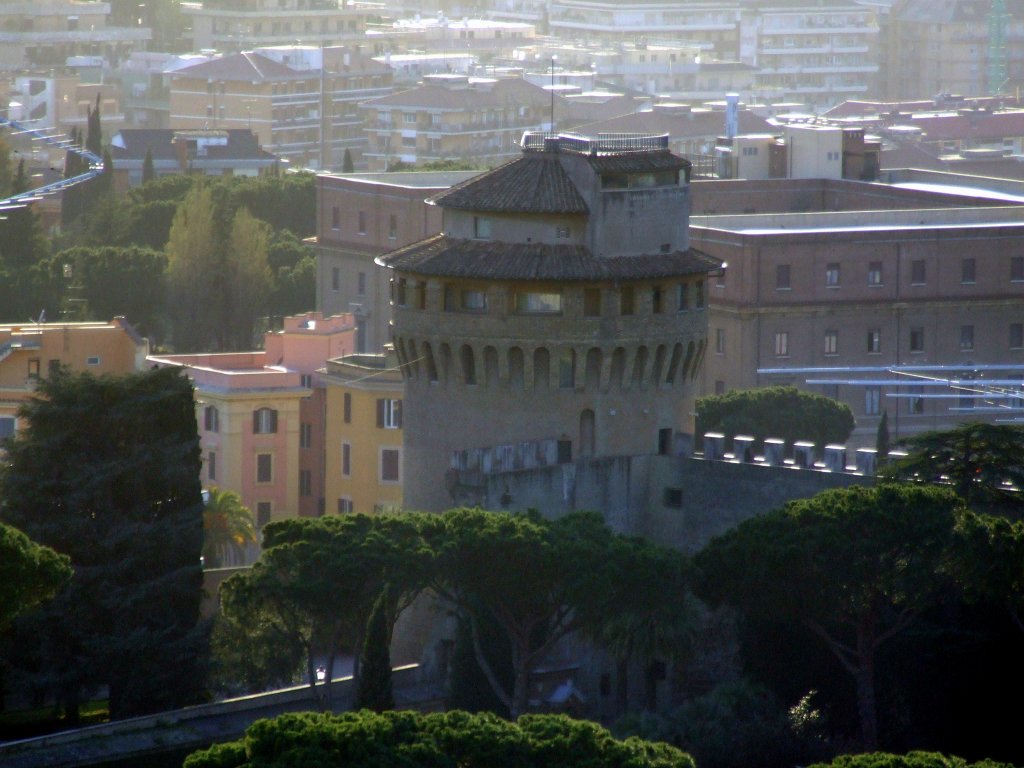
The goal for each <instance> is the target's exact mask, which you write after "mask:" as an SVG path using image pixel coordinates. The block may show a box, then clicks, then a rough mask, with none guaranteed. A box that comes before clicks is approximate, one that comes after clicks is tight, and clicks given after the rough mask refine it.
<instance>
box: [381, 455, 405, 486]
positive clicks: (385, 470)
mask: <svg viewBox="0 0 1024 768" xmlns="http://www.w3.org/2000/svg"><path fill="white" fill-rule="evenodd" d="M401 455H402V451H401V449H400V448H381V449H380V481H381V482H382V483H397V482H399V481H400V480H401V464H402V461H401Z"/></svg>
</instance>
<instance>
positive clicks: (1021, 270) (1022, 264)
mask: <svg viewBox="0 0 1024 768" xmlns="http://www.w3.org/2000/svg"><path fill="white" fill-rule="evenodd" d="M1010 280H1012V281H1013V282H1015V283H1021V282H1024V256H1011V257H1010Z"/></svg>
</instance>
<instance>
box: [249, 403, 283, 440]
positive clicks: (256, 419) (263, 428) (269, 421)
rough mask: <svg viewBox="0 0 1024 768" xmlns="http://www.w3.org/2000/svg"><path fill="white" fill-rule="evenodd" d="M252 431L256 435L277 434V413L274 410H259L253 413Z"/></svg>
mask: <svg viewBox="0 0 1024 768" xmlns="http://www.w3.org/2000/svg"><path fill="white" fill-rule="evenodd" d="M252 431H253V434H256V435H273V434H276V433H277V411H275V410H274V409H273V408H258V409H257V410H255V411H253V412H252Z"/></svg>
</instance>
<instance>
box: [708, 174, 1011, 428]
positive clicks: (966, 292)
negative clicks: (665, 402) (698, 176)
mask: <svg viewBox="0 0 1024 768" xmlns="http://www.w3.org/2000/svg"><path fill="white" fill-rule="evenodd" d="M705 183H706V184H709V185H717V186H718V187H719V195H721V196H719V197H718V202H717V203H716V202H713V200H714V198H715V197H716V195H715V194H713V193H711V192H709V193H707V194H704V193H701V196H702V197H704V202H702V203H700V204H698V205H699V206H703V205H707V206H712V207H713V209H717V211H718V212H719V214H718V215H708V216H694V217H693V218H692V219H691V230H690V235H691V238H692V241H693V243H694V245H695V246H697V247H699V248H701V249H703V250H706V251H707V252H709V253H711V254H713V255H714V256H716V257H717V258H720V259H721V260H723V261H725V262H727V263H728V269H727V270H725V273H724V274H723V275H722V276H721V278H719V279H716V280H714V281H713V282H712V285H711V289H710V304H711V316H710V325H711V328H710V330H709V338H710V343H709V351H708V356H707V361H706V365H705V370H704V376H705V379H704V385H703V390H704V391H705V392H706V393H712V392H714V393H718V392H724V391H727V390H730V389H733V388H749V387H758V386H767V385H772V384H793V385H796V386H801V387H808V388H810V389H812V390H814V391H818V392H820V393H823V394H826V395H828V396H830V397H835V398H838V399H840V400H842V401H843V402H846V403H847V404H848V405H849V406H850V408H851V409H852V411H853V413H854V416H855V417H856V420H857V427H856V429H855V431H854V436H853V438H852V439H851V444H852V445H860V446H864V445H873V444H874V439H875V433H876V429H877V425H878V421H879V419H880V418H881V415H882V413H883V412H885V411H888V414H889V428H890V430H892V432H893V433H894V436H897V437H898V436H907V435H911V434H914V433H917V432H922V431H927V430H934V429H942V428H947V427H949V426H951V425H953V424H955V423H956V422H957V421H960V420H964V419H978V418H982V419H988V418H999V415H1000V413H999V412H1001V413H1002V416H1003V417H1006V418H1012V416H1013V414H1012V412H1011V410H1008V409H1009V408H1011V407H1013V405H1014V400H1013V399H1012V398H1011V397H1009V395H1011V394H1013V393H1020V391H1021V387H1020V383H1019V382H1020V380H1021V376H1022V375H1024V366H1022V364H1024V330H1022V329H1024V312H1022V303H1021V299H1022V298H1024V256H1021V255H1019V254H1020V248H1019V245H1018V243H1019V238H1020V235H1021V232H1022V229H1021V228H1022V227H1024V207H1021V206H1020V205H1012V206H1006V205H1005V203H1001V201H999V200H996V199H988V200H981V201H978V200H972V199H971V198H970V197H969V196H967V195H966V194H965V195H964V196H962V197H959V198H957V197H956V196H950V195H942V194H938V193H932V194H928V193H926V192H920V191H919V192H911V191H910V190H892V191H891V193H887V192H885V191H884V190H883V189H880V188H879V185H865V184H862V183H859V182H848V181H844V182H829V185H830V186H831V187H832V191H831V192H829V191H827V190H822V192H824V194H823V195H821V196H820V197H819V198H818V200H817V201H814V202H812V197H811V196H810V195H809V194H808V193H809V192H810V190H809V189H806V188H805V189H804V190H803V192H802V193H801V192H799V191H798V190H796V189H789V190H787V187H789V186H791V184H792V183H791V182H776V183H774V184H773V183H772V182H761V183H756V182H705ZM819 184H820V182H819ZM728 185H741V186H746V187H747V190H746V197H745V198H744V197H741V196H734V197H732V199H731V200H727V197H729V194H728V191H727V187H728ZM737 191H738V190H737ZM899 193H906V194H907V196H906V197H903V196H902V195H901V194H899ZM859 194H863V195H864V196H863V197H861V199H860V200H859V201H856V200H855V198H856V197H858V196H859ZM765 196H774V197H775V198H776V200H777V201H779V202H780V203H781V202H782V201H783V200H785V199H787V198H788V199H789V200H790V201H791V202H792V201H799V202H801V203H802V204H803V206H804V207H803V212H800V213H795V212H794V213H767V212H765V213H750V214H746V215H723V214H722V213H721V212H722V211H723V210H724V209H725V208H726V207H727V206H728V207H732V210H736V209H737V208H736V207H738V206H742V205H745V204H746V203H745V200H751V201H753V200H755V199H765ZM886 198H887V199H886ZM865 203H866V205H865ZM979 203H981V204H980V205H979ZM733 206H736V207H733ZM883 208H888V210H882V209H883ZM992 366H995V367H994V368H993V367H992ZM915 369H916V372H915ZM1009 379H1015V380H1016V381H1017V382H1018V383H1017V384H1016V385H1013V384H1006V383H1005V380H1009ZM960 380H976V381H977V384H976V385H972V384H970V383H966V384H964V383H963V382H960ZM1001 381H1002V382H1003V383H1000V382H1001ZM958 382H960V383H958ZM993 388H994V389H993ZM1014 396H1015V395H1014Z"/></svg>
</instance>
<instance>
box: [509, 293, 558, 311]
mask: <svg viewBox="0 0 1024 768" xmlns="http://www.w3.org/2000/svg"><path fill="white" fill-rule="evenodd" d="M561 311H562V294H560V293H555V292H552V293H542V292H539V291H523V292H517V293H516V312H518V313H520V314H554V313H558V312H561Z"/></svg>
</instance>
